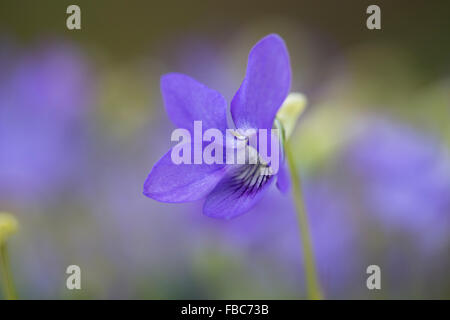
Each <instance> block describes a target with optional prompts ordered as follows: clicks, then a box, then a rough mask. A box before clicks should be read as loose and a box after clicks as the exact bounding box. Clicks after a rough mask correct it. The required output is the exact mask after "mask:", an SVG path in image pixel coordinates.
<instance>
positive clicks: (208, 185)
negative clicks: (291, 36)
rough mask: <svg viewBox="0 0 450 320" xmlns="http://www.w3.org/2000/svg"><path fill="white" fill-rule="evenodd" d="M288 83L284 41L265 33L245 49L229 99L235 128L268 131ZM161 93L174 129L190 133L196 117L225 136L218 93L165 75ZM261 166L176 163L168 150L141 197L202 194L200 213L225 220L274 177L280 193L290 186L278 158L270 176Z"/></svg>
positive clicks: (254, 199) (246, 206)
mask: <svg viewBox="0 0 450 320" xmlns="http://www.w3.org/2000/svg"><path fill="white" fill-rule="evenodd" d="M290 86H291V68H290V61H289V54H288V51H287V48H286V46H285V44H284V41H283V40H282V39H281V38H280V37H279V36H278V35H274V34H272V35H268V36H266V37H265V38H263V39H262V40H260V41H259V42H258V43H257V44H256V45H255V46H254V47H253V48H252V50H251V51H250V54H249V58H248V65H247V72H246V75H245V78H244V80H243V82H242V84H241V87H240V88H239V90H238V91H237V93H236V94H235V96H234V98H233V99H232V101H231V108H230V109H231V116H232V119H233V122H234V124H235V127H236V129H237V131H240V130H242V131H244V130H248V129H255V130H258V129H267V130H268V131H270V129H272V127H273V126H274V120H275V116H276V114H277V112H278V110H279V109H280V107H281V106H282V104H283V102H284V101H285V100H286V98H287V96H288V93H289V90H290ZM161 92H162V95H163V99H164V102H165V107H166V110H167V113H168V115H169V118H170V119H171V120H172V122H173V123H174V124H175V125H176V126H177V127H179V128H185V129H187V130H189V131H190V132H193V123H194V121H197V120H199V121H202V124H203V128H204V129H209V128H216V129H218V130H220V131H221V132H222V133H224V134H225V131H226V129H227V128H229V127H228V125H227V102H226V101H225V98H224V97H223V96H222V95H221V94H220V93H218V92H217V91H215V90H212V89H210V88H208V87H206V86H205V85H203V84H201V83H199V82H197V81H195V80H194V79H192V78H190V77H188V76H186V75H183V74H177V73H170V74H167V75H165V76H163V77H162V79H161ZM242 131H240V132H242ZM257 151H258V152H259V151H260V150H257ZM281 153H282V152H281ZM261 165H264V164H260V163H258V164H242V165H237V166H236V165H229V164H225V163H224V164H218V163H213V164H205V163H203V164H195V165H188V164H178V165H177V164H174V163H173V162H172V159H171V151H169V152H168V153H166V154H165V155H164V156H163V157H162V158H161V159H160V160H159V161H158V162H157V163H156V164H155V165H154V167H153V169H152V171H151V172H150V174H149V176H148V178H147V180H146V181H145V184H144V195H146V196H147V197H149V198H152V199H155V200H158V201H162V202H188V201H196V200H200V199H204V198H206V201H205V203H204V206H203V212H204V214H205V215H207V216H210V217H215V218H224V219H230V218H233V217H236V216H239V215H241V214H243V213H245V212H247V211H248V210H250V209H251V208H252V207H253V206H254V205H255V204H256V203H257V202H258V201H259V200H260V199H261V196H262V195H263V194H264V192H265V191H266V190H267V189H268V187H269V186H270V185H271V184H272V183H273V182H274V181H275V180H276V181H277V186H278V188H279V189H280V190H281V191H286V190H287V189H288V188H289V177H288V170H287V167H286V166H285V164H284V163H283V162H281V163H280V167H279V170H278V172H277V173H275V174H260V171H259V170H257V169H260V168H259V167H260V166H261Z"/></svg>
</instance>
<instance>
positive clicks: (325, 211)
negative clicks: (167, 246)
mask: <svg viewBox="0 0 450 320" xmlns="http://www.w3.org/2000/svg"><path fill="white" fill-rule="evenodd" d="M304 191H305V203H306V207H307V211H308V213H309V214H308V217H309V222H310V228H311V236H312V243H313V246H314V252H315V255H316V259H317V266H318V268H319V269H318V270H319V275H320V278H321V283H322V284H323V286H324V289H326V292H327V296H329V297H330V296H333V295H334V294H337V293H341V294H342V292H343V291H344V290H345V288H347V287H351V284H352V283H353V282H352V281H359V278H358V277H357V276H358V275H359V274H360V272H361V270H364V267H362V261H361V260H360V257H361V254H360V249H361V248H359V243H360V241H358V236H359V234H358V228H357V227H356V225H355V221H353V220H352V212H351V211H350V209H351V207H349V206H348V205H347V202H346V201H345V199H344V198H343V197H342V196H341V195H339V192H337V191H336V190H333V188H332V187H331V186H330V185H329V184H328V183H327V182H326V181H325V180H321V181H315V182H313V181H311V182H306V183H305V185H304ZM287 200H292V199H286V196H284V195H280V194H279V193H276V192H274V190H273V191H270V192H268V194H267V196H266V197H264V199H263V200H261V201H260V202H259V203H258V204H257V205H256V206H255V207H254V208H253V209H252V210H251V212H249V213H248V214H246V215H244V216H242V217H240V218H239V219H236V220H231V221H229V222H228V223H227V224H223V223H220V222H219V221H216V220H211V219H210V220H202V221H199V227H200V228H199V230H198V232H197V234H194V235H192V236H191V239H193V238H194V239H195V236H197V237H201V236H204V237H205V238H207V239H208V241H207V242H208V243H209V245H212V243H213V241H219V242H223V246H225V247H229V248H230V249H231V250H232V251H239V252H240V253H241V254H240V256H243V257H246V259H248V260H251V261H253V263H254V264H257V265H258V268H257V269H260V270H261V269H263V270H265V272H266V273H267V272H271V273H270V274H269V275H268V274H266V275H265V276H266V277H271V278H272V277H275V278H276V279H277V280H275V281H286V279H287V281H289V282H290V284H296V285H297V284H298V283H299V279H298V276H299V272H298V269H299V268H300V267H301V266H302V265H303V261H302V257H303V255H302V254H301V250H302V248H301V243H300V235H299V228H298V221H297V217H296V215H295V207H294V205H293V201H287ZM192 219H195V217H194V216H193V217H192ZM205 224H207V225H208V228H202V226H204V225H205ZM205 230H206V231H205ZM208 230H209V233H208V234H206V235H204V233H205V232H208ZM221 237H223V239H224V241H221ZM214 239H216V240H214ZM198 242H199V243H204V242H205V239H204V238H203V240H201V239H199V240H198ZM216 247H218V246H216ZM224 251H226V250H224ZM253 263H252V264H253ZM260 264H262V265H265V266H266V267H267V268H268V270H267V269H264V267H262V266H261V265H260ZM275 270H277V271H278V272H274V271H275ZM255 271H256V270H255ZM277 273H278V275H279V276H280V277H277V276H276V274H277ZM355 278H357V279H355ZM283 279H284V280H283ZM288 285H289V284H288ZM299 288H300V287H299ZM299 288H293V289H294V290H296V289H299Z"/></svg>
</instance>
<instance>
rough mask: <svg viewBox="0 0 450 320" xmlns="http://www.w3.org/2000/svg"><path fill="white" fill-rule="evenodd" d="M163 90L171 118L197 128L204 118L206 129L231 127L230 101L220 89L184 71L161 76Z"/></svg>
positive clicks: (176, 122) (179, 125)
mask: <svg viewBox="0 0 450 320" xmlns="http://www.w3.org/2000/svg"><path fill="white" fill-rule="evenodd" d="M161 93H162V96H163V99H164V104H165V106H166V110H167V114H168V115H169V118H170V120H171V121H172V122H173V123H174V124H175V125H176V126H177V127H178V128H185V129H188V130H190V131H192V130H193V126H194V121H195V120H201V121H202V122H203V128H204V130H206V129H209V128H217V129H219V130H221V131H225V129H226V128H227V115H226V109H227V102H226V101H225V98H224V97H222V95H221V94H220V93H218V92H217V91H215V90H212V89H209V88H208V87H206V86H205V85H203V84H201V83H200V82H197V81H196V80H194V79H192V78H191V77H188V76H186V75H184V74H180V73H169V74H166V75H164V76H163V77H162V78H161Z"/></svg>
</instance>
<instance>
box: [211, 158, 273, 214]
mask: <svg viewBox="0 0 450 320" xmlns="http://www.w3.org/2000/svg"><path fill="white" fill-rule="evenodd" d="M250 167H253V166H249V165H243V166H240V169H239V170H238V171H235V172H233V173H229V174H228V175H227V176H226V177H225V178H223V180H222V181H220V182H219V184H218V185H217V186H216V187H215V188H214V190H213V191H212V192H211V193H210V194H209V195H208V197H207V198H206V201H205V203H204V205H203V213H204V214H205V215H207V216H209V217H212V218H219V219H227V220H228V219H231V218H235V217H237V216H239V215H242V214H244V213H246V212H247V211H249V210H250V209H251V208H252V207H253V206H254V205H255V204H256V203H257V202H258V201H259V200H260V199H261V197H262V196H263V194H264V193H265V191H266V190H267V189H268V187H269V186H270V185H271V184H272V181H273V176H268V177H267V180H263V182H262V183H261V184H259V183H256V184H253V183H251V184H248V183H245V182H246V181H247V182H249V181H250V180H248V179H247V180H246V181H245V180H243V179H240V178H239V177H241V176H242V173H244V174H245V171H246V170H248V169H247V168H250ZM242 169H243V170H242ZM257 176H259V174H257ZM257 176H253V177H255V178H257ZM250 178H251V177H250ZM243 182H244V183H243Z"/></svg>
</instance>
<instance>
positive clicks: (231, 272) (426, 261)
mask: <svg viewBox="0 0 450 320" xmlns="http://www.w3.org/2000/svg"><path fill="white" fill-rule="evenodd" d="M69 4H78V5H79V6H80V7H81V19H82V29H81V30H74V31H69V30H67V28H66V18H67V14H66V8H67V6H68V5H69ZM369 4H378V5H379V6H380V7H381V19H382V30H376V31H371V30H368V29H367V28H366V25H365V22H366V18H367V14H366V13H365V12H366V8H367V6H368V5H369ZM448 12H450V3H449V2H448V1H434V2H425V1H404V0H399V1H370V2H367V1H344V2H343V1H332V0H329V1H300V0H297V1H262V0H260V1H248V2H244V1H236V0H229V1H100V0H96V1H44V0H41V1H31V0H30V1H25V0H21V1H16V0H14V1H13V0H2V1H1V3H0V211H8V212H11V213H13V214H14V215H15V216H16V217H17V219H18V220H19V223H20V229H19V231H18V233H17V234H15V235H14V236H13V237H12V238H11V239H10V241H9V249H10V254H11V259H12V266H13V273H14V278H15V282H16V285H17V290H18V294H19V296H20V297H21V298H27V299H80V298H85V299H129V298H134V299H179V298H184V299H191V298H195V299H196V298H209V299H217V298H223V299H241V298H249V299H252V298H264V299H265V298H270V299H297V298H304V297H305V283H304V277H303V262H302V255H301V246H300V243H299V241H300V240H299V232H298V230H297V228H296V218H295V212H294V211H293V206H292V199H291V197H290V196H286V195H281V194H279V193H278V191H277V190H273V191H272V192H270V194H269V195H268V196H267V197H265V198H264V199H263V201H262V202H261V203H260V204H258V205H257V206H256V207H255V208H254V209H253V210H251V211H250V212H249V213H248V214H246V215H244V216H242V217H240V218H237V219H235V220H232V221H220V220H213V219H211V218H207V217H205V216H203V215H202V212H201V205H202V204H201V202H199V203H190V204H163V203H158V202H156V201H153V200H151V199H148V198H146V197H144V196H143V195H142V185H143V182H144V180H145V178H146V176H147V174H148V172H149V171H150V169H151V168H152V166H153V164H154V163H155V162H156V161H157V160H158V159H159V157H160V156H162V155H163V153H164V152H166V151H167V150H168V148H170V146H171V142H170V132H171V131H172V130H173V128H174V127H173V125H172V124H171V123H170V122H169V120H168V117H167V115H166V114H165V112H164V108H163V104H162V101H161V96H160V92H159V78H160V76H161V75H162V74H164V73H166V72H182V73H186V74H189V75H191V76H192V77H194V78H196V79H197V80H199V81H201V82H203V83H205V84H206V85H208V86H209V87H211V88H214V89H216V90H218V91H220V92H222V93H223V94H224V96H225V97H226V98H227V100H228V101H230V99H231V98H232V96H233V94H234V92H235V91H236V89H237V88H238V87H239V85H240V82H241V80H242V78H243V76H244V73H245V65H246V60H247V54H248V51H249V49H250V48H251V47H252V46H253V45H254V44H255V43H256V42H257V41H258V40H259V39H260V38H261V37H263V36H264V35H266V34H269V33H278V34H280V35H281V36H282V37H283V38H284V39H285V41H286V43H287V46H288V48H289V51H290V55H291V63H292V69H293V86H292V90H293V91H300V92H303V93H304V94H306V95H307V97H308V99H309V101H310V103H309V105H308V108H307V110H306V112H305V113H304V115H303V116H302V118H301V120H300V122H299V124H298V127H297V130H296V131H295V133H294V135H293V137H292V141H293V144H294V145H295V156H296V160H297V162H298V166H299V167H300V174H301V176H302V184H303V188H304V191H305V197H306V204H307V209H308V213H309V217H310V222H311V229H312V237H313V245H314V249H315V254H316V257H317V263H318V266H319V270H320V280H321V283H322V285H323V287H324V292H325V296H326V297H327V298H332V299H347V298H357V299H362V298H368V299H384V298H386V299H398V298H404V299H416V298H440V299H442V298H446V299H448V298H450V275H449V270H450V153H449V151H450V150H449V149H450V59H449V58H450V55H449V52H450V42H449V41H448V38H449V34H450V19H448ZM71 264H76V265H79V266H80V267H81V270H82V290H79V291H77V290H74V291H69V290H67V289H66V287H65V282H66V277H67V275H66V274H65V271H66V267H67V266H68V265H71ZM371 264H376V265H379V266H380V267H381V272H382V289H381V290H379V291H376V290H375V291H369V290H368V289H367V288H366V278H367V276H368V275H367V274H366V268H367V266H369V265H371Z"/></svg>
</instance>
